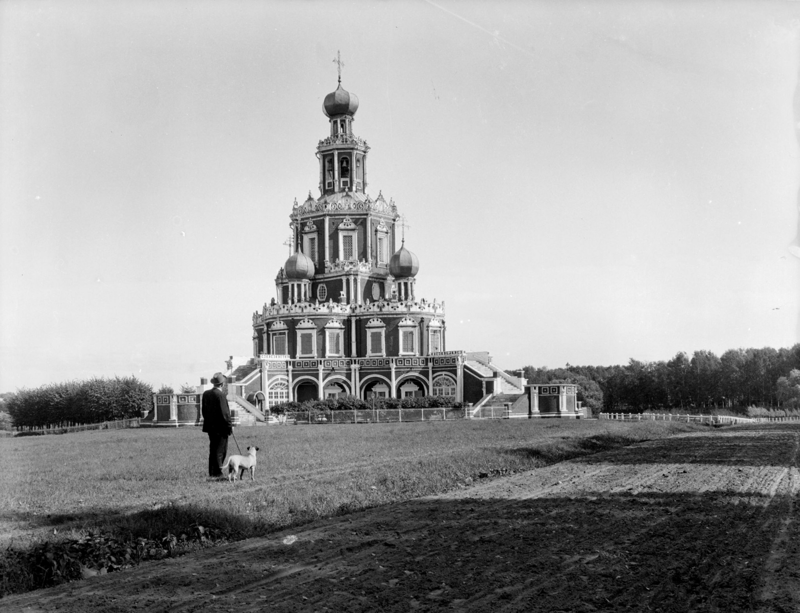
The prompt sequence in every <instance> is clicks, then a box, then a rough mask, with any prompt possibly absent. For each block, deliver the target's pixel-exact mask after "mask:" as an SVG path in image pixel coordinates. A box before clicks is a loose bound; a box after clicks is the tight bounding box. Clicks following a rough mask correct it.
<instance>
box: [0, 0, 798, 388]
mask: <svg viewBox="0 0 800 613" xmlns="http://www.w3.org/2000/svg"><path fill="white" fill-rule="evenodd" d="M799 33H800V2H769V1H758V2H756V1H751V2H726V3H722V2H648V1H645V2H632V1H625V2H622V1H603V0H597V1H592V2H579V1H577V0H571V1H568V2H557V1H549V2H545V1H538V2H537V1H530V2H528V1H525V2H523V1H522V0H519V1H509V0H499V1H494V2H483V1H482V2H475V1H473V2H470V1H458V2H456V1H452V0H436V1H435V2H433V1H425V0H407V1H393V0H384V1H379V2H366V1H355V2H344V1H338V0H332V1H326V2H322V1H313V0H310V1H305V2H283V1H281V2H270V1H255V0H238V1H237V0H224V1H222V0H199V1H191V2H190V1H188V0H180V1H179V0H158V1H155V0H107V1H105V2H99V1H84V0H24V1H18V0H5V1H0V102H1V104H0V392H8V391H16V390H17V389H22V388H31V387H37V386H40V385H45V384H49V383H57V382H63V381H69V380H83V379H87V378H91V377H113V376H130V375H133V376H136V377H137V378H139V379H140V380H142V381H145V382H147V383H150V384H152V385H153V386H154V387H158V386H160V385H161V384H167V385H171V386H173V387H176V388H177V387H178V386H180V385H181V384H183V383H190V384H192V385H194V384H197V383H199V379H200V377H209V376H210V375H211V374H213V373H214V372H216V371H218V370H223V369H224V366H225V364H224V361H225V360H226V359H227V358H228V356H230V355H234V356H248V355H250V354H251V352H252V340H251V339H252V327H251V324H252V313H253V312H254V311H256V310H260V309H261V307H262V305H263V304H264V303H265V302H269V301H270V299H271V298H272V297H274V296H275V283H274V279H275V276H276V274H277V272H278V269H279V268H280V267H281V266H283V264H284V262H285V260H286V258H287V257H288V255H289V253H288V248H287V246H286V245H284V244H283V243H284V241H285V240H286V239H287V237H288V236H289V226H288V224H289V214H290V212H291V208H292V204H293V202H294V199H295V198H296V199H297V200H298V201H300V202H302V201H303V200H304V199H305V198H306V197H307V195H308V193H309V192H311V193H312V194H313V195H314V196H318V195H319V192H318V185H317V182H318V174H317V173H318V166H317V159H316V157H315V151H316V145H317V142H318V140H319V139H321V138H324V137H325V136H327V135H328V132H329V126H328V121H327V118H326V117H325V116H324V115H323V113H322V101H323V99H324V97H325V95H326V94H328V93H329V92H331V91H333V90H334V89H336V83H337V81H336V79H337V66H336V64H335V63H334V62H333V60H334V58H335V57H336V54H337V52H340V53H341V58H342V61H343V62H344V67H343V68H342V85H343V87H345V89H347V90H348V91H350V92H353V93H354V94H356V95H357V96H358V98H359V100H360V107H359V110H358V112H357V114H356V116H355V122H354V124H353V130H354V132H355V133H356V134H357V135H358V136H360V137H363V138H365V139H366V140H367V142H368V143H369V145H370V147H371V151H370V154H369V156H370V157H369V177H368V178H369V186H368V189H367V191H368V192H369V193H370V194H371V195H372V196H373V197H376V196H377V194H378V192H382V193H383V195H384V196H385V197H387V198H389V197H391V198H394V200H395V202H396V204H397V206H398V209H399V212H400V213H402V214H403V215H405V216H406V218H407V220H408V224H409V227H408V228H407V229H406V231H405V232H406V247H407V248H408V249H410V250H411V251H412V252H414V253H415V254H416V255H417V256H418V258H419V261H420V271H419V274H418V276H417V286H416V288H417V296H418V297H425V298H427V299H428V300H433V299H434V298H435V299H436V300H438V301H442V300H443V301H444V302H445V307H446V318H447V319H446V321H447V349H448V350H457V349H463V350H467V351H488V352H490V354H491V355H492V356H493V357H494V361H495V363H496V364H497V365H498V366H500V367H502V368H520V367H522V366H525V365H533V366H547V367H550V368H556V367H560V366H564V365H565V364H567V363H570V364H580V365H611V364H625V363H627V362H628V360H629V359H631V358H634V359H637V360H644V361H655V360H668V359H670V358H671V357H673V356H674V355H675V354H676V353H677V352H679V351H685V352H688V353H689V354H690V355H691V353H692V352H693V351H696V350H709V351H713V352H715V353H717V354H718V355H720V354H721V353H723V352H724V351H726V350H728V349H733V348H739V347H744V348H746V347H776V348H778V347H788V346H791V345H793V344H795V343H797V342H798V341H800V335H799V334H798V327H799V322H800V318H799V317H798V316H799V314H800V309H799V308H798V307H799V306H800V305H799V304H798V289H800V288H799V287H798V281H800V260H798V259H797V258H796V257H794V256H793V255H792V252H791V251H790V246H791V245H792V243H793V241H795V239H796V237H797V235H798V187H799V186H800V150H799V149H798V142H800V141H799V140H798V138H797V137H796V134H795V127H796V126H797V127H798V129H797V132H798V134H800V123H798V122H800V96H798V100H797V102H795V101H794V98H795V89H796V87H797V77H798V58H799V57H800V53H799V50H800V45H799V44H798V43H799V42H800V37H799V36H798V34H799ZM794 104H796V105H797V107H798V108H797V109H795V108H794V107H793V105H794Z"/></svg>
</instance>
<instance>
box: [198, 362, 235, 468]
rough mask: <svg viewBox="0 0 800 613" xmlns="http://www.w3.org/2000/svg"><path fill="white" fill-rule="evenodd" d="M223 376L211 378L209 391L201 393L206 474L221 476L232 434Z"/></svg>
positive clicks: (216, 375) (218, 374) (219, 373)
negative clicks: (206, 442)
mask: <svg viewBox="0 0 800 613" xmlns="http://www.w3.org/2000/svg"><path fill="white" fill-rule="evenodd" d="M224 383H225V375H223V374H222V373H221V372H218V373H216V374H215V375H214V376H213V377H211V384H212V385H213V386H214V387H213V388H212V389H210V390H206V391H205V392H203V399H202V407H203V432H207V433H208V443H209V448H208V474H209V476H210V477H221V476H222V463H223V462H224V461H225V456H226V455H227V454H228V436H229V435H230V434H231V433H232V432H233V424H232V422H231V411H230V409H229V408H228V399H227V398H225V393H224V392H223V391H222V386H223V384H224Z"/></svg>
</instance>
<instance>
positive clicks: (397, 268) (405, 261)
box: [389, 243, 419, 279]
mask: <svg viewBox="0 0 800 613" xmlns="http://www.w3.org/2000/svg"><path fill="white" fill-rule="evenodd" d="M418 271H419V259H417V256H415V255H414V254H413V253H411V252H410V251H409V250H408V249H406V247H405V243H404V244H403V245H402V246H401V247H400V249H398V250H397V252H396V253H395V254H394V255H393V256H392V259H391V260H389V272H390V273H391V274H392V276H393V277H395V278H398V279H402V278H406V277H415V276H416V275H417V272H418Z"/></svg>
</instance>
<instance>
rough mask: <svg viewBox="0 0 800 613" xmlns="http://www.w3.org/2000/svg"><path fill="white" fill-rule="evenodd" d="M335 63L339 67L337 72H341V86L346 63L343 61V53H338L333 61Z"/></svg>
mask: <svg viewBox="0 0 800 613" xmlns="http://www.w3.org/2000/svg"><path fill="white" fill-rule="evenodd" d="M333 63H334V64H336V65H337V70H338V71H339V84H341V83H342V66H344V62H343V61H342V54H341V52H339V51H337V52H336V57H335V58H334V60H333Z"/></svg>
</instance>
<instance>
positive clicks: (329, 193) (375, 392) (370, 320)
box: [228, 64, 524, 415]
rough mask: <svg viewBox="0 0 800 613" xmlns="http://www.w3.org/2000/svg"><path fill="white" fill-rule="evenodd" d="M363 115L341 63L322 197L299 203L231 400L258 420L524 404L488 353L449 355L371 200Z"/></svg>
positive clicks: (330, 111)
mask: <svg viewBox="0 0 800 613" xmlns="http://www.w3.org/2000/svg"><path fill="white" fill-rule="evenodd" d="M358 108H359V101H358V98H357V97H356V96H355V95H354V94H352V93H350V92H348V91H347V90H345V89H344V88H343V87H342V85H341V64H340V72H339V84H338V87H337V88H336V90H335V91H333V92H331V93H329V94H328V95H327V96H325V100H324V103H323V108H322V110H323V112H324V114H325V116H326V118H327V119H328V123H329V131H328V134H327V135H326V136H325V137H324V138H323V139H322V140H320V141H319V143H318V144H317V148H316V157H317V159H318V160H319V175H318V181H319V197H317V198H315V197H314V196H312V195H311V193H310V192H309V195H308V197H307V198H306V199H305V201H304V202H302V203H298V202H297V200H295V202H294V205H293V207H292V210H291V213H290V216H289V217H290V224H289V225H290V228H291V230H292V238H291V255H290V256H289V258H288V259H287V260H286V262H285V263H284V264H283V266H282V267H281V268H280V269H279V270H278V273H277V276H276V277H275V297H274V298H272V299H271V300H269V302H268V303H265V304H264V305H263V307H262V308H261V309H259V310H257V311H256V312H255V313H253V320H252V328H253V337H252V343H253V353H252V357H250V358H248V359H247V360H246V362H244V363H238V364H233V363H231V364H230V366H229V370H228V374H229V375H230V382H229V390H230V392H232V395H233V397H234V398H235V400H236V401H237V402H238V403H239V404H240V405H241V406H242V408H245V409H246V410H247V411H249V412H251V413H255V412H258V413H260V414H262V415H264V414H267V413H268V411H269V408H270V407H271V406H274V405H275V404H277V403H280V402H285V401H290V400H295V401H299V402H302V401H305V400H311V399H314V400H316V399H325V398H329V397H332V396H339V395H341V394H351V395H353V396H357V397H358V398H361V399H364V400H369V399H371V398H376V397H387V398H404V397H408V396H425V395H431V396H449V397H452V398H453V399H454V401H457V402H466V403H478V402H479V401H481V400H482V399H484V401H485V399H486V397H487V396H492V395H498V394H515V395H521V394H522V393H523V392H524V380H521V379H519V378H517V377H512V376H510V375H508V374H506V373H505V372H503V371H501V370H500V369H498V368H496V367H495V366H494V365H493V364H492V363H491V358H490V357H489V355H488V354H487V353H482V352H479V353H467V352H465V351H458V350H456V351H453V350H448V348H447V325H446V321H445V305H444V302H437V301H436V300H433V301H431V300H429V299H427V298H425V297H422V296H419V295H418V294H417V291H416V279H417V274H418V273H419V271H420V263H419V260H418V258H417V256H416V255H414V253H413V252H412V251H411V250H410V249H409V247H407V246H406V242H405V236H404V230H405V224H404V222H403V218H402V216H401V215H400V212H399V210H398V207H397V205H396V204H395V202H394V200H392V199H391V198H387V197H385V196H384V195H383V194H382V192H381V191H378V194H377V196H374V197H373V196H371V195H370V194H369V191H368V187H369V185H370V184H369V178H370V175H369V174H368V172H367V169H368V164H369V151H370V147H369V145H367V142H366V141H365V140H364V139H363V138H360V137H358V136H356V135H355V133H354V131H353V126H354V123H355V116H356V112H357V111H358ZM230 392H229V393H230Z"/></svg>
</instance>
